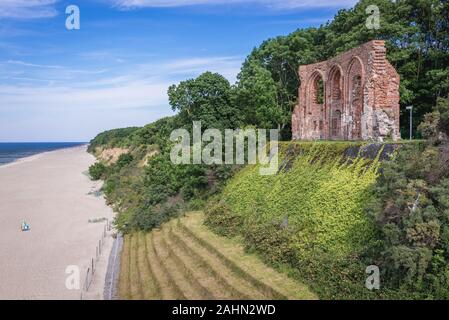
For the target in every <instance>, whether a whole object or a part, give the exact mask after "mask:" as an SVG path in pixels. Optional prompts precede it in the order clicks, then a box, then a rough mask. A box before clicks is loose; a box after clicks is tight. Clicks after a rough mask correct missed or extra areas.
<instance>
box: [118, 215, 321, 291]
mask: <svg viewBox="0 0 449 320" xmlns="http://www.w3.org/2000/svg"><path fill="white" fill-rule="evenodd" d="M203 220H204V216H203V214H202V213H201V212H196V213H190V214H188V215H187V216H186V217H183V218H180V219H176V220H173V221H171V222H170V223H166V224H165V225H163V227H162V228H161V229H158V230H153V231H152V232H150V233H148V234H143V233H133V234H131V235H127V236H126V237H125V244H124V251H123V253H122V267H121V272H120V281H119V295H120V298H123V299H316V296H315V295H314V294H313V293H311V292H310V291H309V290H308V289H307V287H306V286H304V285H303V284H300V283H298V282H297V281H294V280H292V279H290V278H288V277H287V276H285V275H283V274H280V273H278V272H276V271H274V270H273V269H272V268H269V267H267V266H266V265H264V264H263V263H262V262H261V261H260V260H259V259H258V258H257V257H256V256H255V255H252V254H247V253H245V252H244V250H243V247H242V246H241V244H239V242H238V241H237V240H235V239H234V240H233V239H228V238H223V237H219V236H217V235H216V234H214V233H212V232H211V231H209V230H208V229H207V228H206V227H205V226H204V225H203Z"/></svg>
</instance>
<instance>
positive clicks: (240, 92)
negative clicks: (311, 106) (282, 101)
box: [234, 61, 290, 129]
mask: <svg viewBox="0 0 449 320" xmlns="http://www.w3.org/2000/svg"><path fill="white" fill-rule="evenodd" d="M234 99H235V103H236V105H238V106H239V109H240V110H244V113H245V123H246V124H251V125H255V126H257V127H259V128H264V129H271V128H281V127H283V126H285V123H286V122H287V118H288V117H289V116H290V114H289V112H286V111H287V110H282V108H281V106H280V105H279V104H278V101H277V88H276V83H275V82H274V80H273V78H272V77H271V73H270V72H269V71H268V70H266V69H264V68H262V67H261V66H260V65H259V64H258V63H257V62H255V61H248V62H247V65H246V67H244V68H243V69H242V72H241V73H240V75H239V82H238V84H237V87H236V90H235V97H234Z"/></svg>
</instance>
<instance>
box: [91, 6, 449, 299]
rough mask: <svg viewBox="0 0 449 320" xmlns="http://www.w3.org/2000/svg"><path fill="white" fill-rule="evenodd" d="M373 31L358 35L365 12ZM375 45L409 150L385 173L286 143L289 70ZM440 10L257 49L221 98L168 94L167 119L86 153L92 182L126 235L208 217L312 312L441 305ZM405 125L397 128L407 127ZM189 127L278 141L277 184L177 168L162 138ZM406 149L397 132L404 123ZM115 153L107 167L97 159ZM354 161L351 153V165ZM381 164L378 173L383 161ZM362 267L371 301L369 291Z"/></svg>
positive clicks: (413, 10) (446, 120) (345, 154)
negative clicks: (314, 303) (305, 298)
mask: <svg viewBox="0 0 449 320" xmlns="http://www.w3.org/2000/svg"><path fill="white" fill-rule="evenodd" d="M373 4H376V5H378V6H379V9H380V13H381V15H380V18H381V21H380V26H381V27H380V29H367V28H366V27H365V22H366V18H367V13H366V11H365V9H366V7H367V6H368V5H373ZM372 39H383V40H385V41H386V45H387V52H388V59H389V61H390V62H391V63H392V64H393V66H394V67H395V68H396V69H397V71H398V72H399V74H400V75H401V88H400V93H401V112H403V113H404V115H405V106H407V105H410V104H412V105H414V110H415V111H416V114H415V119H417V120H415V123H421V125H420V127H419V131H418V130H414V132H416V133H415V134H416V137H420V138H421V137H422V138H424V139H426V141H425V142H424V141H423V142H420V143H411V144H405V143H404V144H401V146H400V147H399V148H398V149H397V151H395V152H392V153H391V154H392V155H393V157H392V158H391V159H389V158H388V157H387V158H382V159H381V155H382V148H384V147H385V146H387V145H388V144H386V145H384V146H383V147H382V148H380V149H378V150H377V151H378V152H376V154H375V155H374V156H371V157H365V156H363V154H362V153H361V151H360V150H362V149H363V146H364V145H365V144H366V143H368V144H369V142H366V143H362V142H316V143H312V142H300V143H295V142H289V141H290V138H291V136H290V132H291V128H290V116H291V110H292V107H293V106H294V105H295V104H296V103H297V89H298V86H299V79H298V74H297V70H298V66H299V65H302V64H309V63H313V62H317V61H320V60H325V59H328V58H330V57H332V56H334V55H335V54H338V53H340V52H343V51H345V50H348V49H350V48H352V47H355V46H357V45H360V44H362V43H364V42H366V41H369V40H372ZM448 91H449V3H448V2H446V1H437V0H399V1H394V2H393V1H389V0H370V1H365V0H362V1H360V2H359V3H358V4H357V5H356V6H355V7H354V8H352V9H348V10H341V11H340V12H339V13H338V14H337V15H336V16H335V18H334V19H333V20H332V21H330V22H328V23H327V24H325V25H322V26H321V27H320V28H309V29H300V30H297V31H295V32H292V33H291V34H289V35H287V36H280V37H277V38H273V39H269V40H267V41H265V42H263V43H262V44H261V45H260V46H259V47H257V48H255V49H254V50H253V51H252V52H251V53H250V55H249V56H248V57H247V59H246V61H245V63H244V64H243V66H242V69H241V71H240V73H239V75H238V81H237V83H236V84H235V85H231V84H230V83H229V82H228V80H226V79H225V78H224V77H223V76H221V75H219V74H213V73H210V72H206V73H204V74H202V75H200V76H199V77H197V78H196V79H189V80H186V81H183V82H181V83H179V84H175V85H173V86H171V87H170V88H168V96H169V102H170V105H171V107H172V109H173V110H174V111H176V112H177V114H176V115H175V116H173V117H167V118H163V119H160V120H158V121H156V122H154V123H151V124H149V125H147V126H145V127H142V128H125V129H115V130H111V131H107V132H104V133H101V134H99V135H98V136H97V137H96V138H95V139H93V140H92V141H91V143H90V146H89V151H90V152H92V153H93V154H95V155H96V156H97V157H98V159H99V162H98V163H97V164H95V165H94V166H92V167H91V168H90V174H91V176H92V177H93V178H94V179H103V180H104V181H105V184H104V187H103V191H104V192H105V195H106V199H107V201H108V203H109V204H111V205H112V206H113V207H114V209H115V211H116V212H117V219H116V225H117V228H118V229H119V230H120V231H122V232H125V233H131V232H132V231H135V230H143V231H150V230H152V229H154V228H155V227H158V226H160V225H161V224H163V223H164V222H167V221H169V220H170V219H172V218H173V217H177V216H178V215H180V214H181V213H182V212H185V211H191V210H204V211H205V213H206V224H207V226H209V227H210V228H211V229H212V230H214V231H215V232H217V233H219V234H221V235H226V236H229V237H238V238H240V239H241V241H242V242H243V243H244V244H245V247H246V249H247V250H249V251H254V252H257V253H258V254H259V255H261V256H262V258H263V259H264V260H265V261H266V262H267V263H269V264H271V265H273V266H274V267H276V268H278V269H280V270H282V271H285V272H287V273H289V274H290V275H292V276H293V277H297V278H298V279H299V280H300V281H303V282H307V284H308V285H309V286H310V287H311V288H312V289H313V290H314V291H315V292H316V293H317V294H318V295H319V297H321V298H445V299H447V298H449V290H448V288H449V142H448V135H449V98H448ZM403 118H404V117H403ZM193 121H201V123H202V129H203V130H205V129H207V128H217V129H219V130H221V131H222V132H223V131H224V129H236V128H265V129H270V128H278V129H280V130H281V140H284V141H285V142H284V143H281V161H280V167H279V172H278V173H277V174H276V175H273V176H260V175H259V174H258V166H257V165H255V166H254V165H249V166H246V167H245V166H238V165H204V164H201V165H175V164H173V163H172V162H171V160H170V150H171V148H172V145H173V143H172V142H171V141H170V134H171V132H172V131H173V130H175V129H179V128H184V129H187V130H188V131H189V132H192V123H193ZM401 126H402V128H401V130H402V131H403V135H406V134H407V133H408V131H407V129H406V128H407V126H408V123H407V121H401ZM114 148H116V149H117V151H119V152H120V155H119V156H118V157H117V159H116V161H111V160H110V159H105V158H104V157H103V158H102V154H103V152H104V151H105V150H111V149H114ZM354 150H358V151H357V152H355V153H354V152H353V151H354ZM381 160H382V161H381ZM369 265H376V266H379V268H380V270H381V290H374V291H369V290H368V289H366V288H365V279H366V277H367V274H366V273H365V269H366V267H367V266H369Z"/></svg>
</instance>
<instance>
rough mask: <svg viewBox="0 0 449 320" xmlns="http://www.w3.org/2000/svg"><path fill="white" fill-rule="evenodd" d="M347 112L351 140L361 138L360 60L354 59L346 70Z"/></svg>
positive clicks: (362, 71)
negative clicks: (349, 121)
mask: <svg viewBox="0 0 449 320" xmlns="http://www.w3.org/2000/svg"><path fill="white" fill-rule="evenodd" d="M347 79H348V86H347V88H348V109H349V110H348V112H349V115H350V118H351V123H350V124H349V132H350V133H351V136H352V139H361V138H362V114H363V86H364V84H363V82H364V70H363V66H362V64H361V62H360V59H359V58H357V57H354V58H353V59H352V60H351V63H350V64H349V69H348V75H347Z"/></svg>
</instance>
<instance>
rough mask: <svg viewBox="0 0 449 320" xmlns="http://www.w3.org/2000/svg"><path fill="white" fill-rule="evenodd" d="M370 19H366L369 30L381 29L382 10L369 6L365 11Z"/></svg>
mask: <svg viewBox="0 0 449 320" xmlns="http://www.w3.org/2000/svg"><path fill="white" fill-rule="evenodd" d="M365 12H366V14H369V17H368V18H367V19H366V27H367V28H368V29H370V30H371V29H376V30H377V29H380V10H379V7H378V6H376V5H373V4H372V5H369V6H368V7H366V10H365Z"/></svg>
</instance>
